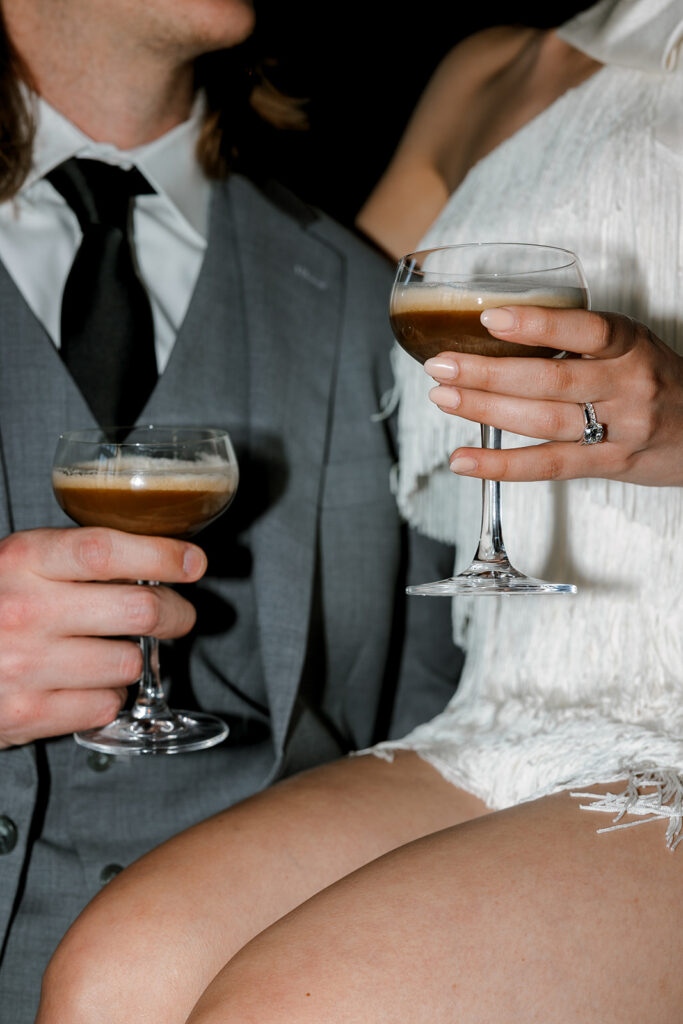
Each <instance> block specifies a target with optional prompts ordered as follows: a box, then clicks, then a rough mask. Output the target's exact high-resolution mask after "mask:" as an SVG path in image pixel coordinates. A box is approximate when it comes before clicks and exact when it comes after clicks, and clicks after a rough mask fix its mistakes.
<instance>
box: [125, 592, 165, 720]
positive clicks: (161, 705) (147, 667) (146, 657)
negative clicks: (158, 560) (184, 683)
mask: <svg viewBox="0 0 683 1024" xmlns="http://www.w3.org/2000/svg"><path fill="white" fill-rule="evenodd" d="M137 582H138V584H139V585H140V586H142V587H158V586H159V582H158V581H157V580H138V581H137ZM139 642H140V649H141V650H142V675H141V676H140V683H139V689H138V695H137V697H136V699H135V704H134V705H133V707H132V708H131V715H132V716H133V718H135V719H136V720H137V721H138V722H151V721H153V720H155V719H156V720H157V721H158V720H159V719H172V718H173V712H172V711H171V709H170V708H169V706H168V704H167V703H166V698H165V697H164V691H163V689H162V686H161V677H160V675H159V641H158V640H157V638H156V637H154V636H142V637H140V641H139Z"/></svg>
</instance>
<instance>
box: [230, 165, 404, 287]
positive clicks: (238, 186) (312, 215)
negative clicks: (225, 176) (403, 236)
mask: <svg viewBox="0 0 683 1024" xmlns="http://www.w3.org/2000/svg"><path fill="white" fill-rule="evenodd" d="M229 187H230V188H231V189H233V190H234V191H235V192H236V193H238V194H239V197H240V201H241V202H244V201H245V200H247V201H249V202H250V203H251V204H253V206H254V209H255V210H258V209H259V208H260V210H261V212H262V214H263V215H268V216H270V217H273V218H274V219H275V220H276V221H277V222H278V224H279V226H280V228H281V230H285V229H289V230H292V231H303V232H306V233H307V234H309V235H312V236H313V237H315V238H316V239H317V240H318V241H320V242H321V243H322V244H324V245H326V246H328V247H330V248H332V249H334V250H336V251H337V252H338V253H339V254H340V256H342V257H343V258H344V259H345V262H347V263H348V262H351V263H352V264H357V265H358V266H361V267H362V268H363V272H364V273H369V274H372V275H373V276H374V275H375V274H376V275H377V276H378V277H380V278H384V279H385V280H386V278H387V276H389V277H390V276H391V273H392V264H391V262H390V260H389V259H388V258H387V257H386V256H385V254H384V253H382V252H380V251H379V250H378V249H377V248H376V247H375V246H374V244H373V243H372V242H370V241H368V240H367V239H365V238H364V237H363V236H361V235H359V234H357V233H356V232H354V231H353V230H351V229H349V228H347V227H345V226H344V225H342V224H340V223H339V222H338V221H336V220H334V219H333V218H332V217H330V216H329V215H328V214H326V213H324V212H323V211H322V210H319V209H317V208H316V207H314V206H311V205H310V204H309V203H307V202H305V201H304V200H303V199H301V198H299V196H297V195H296V194H295V193H294V192H292V191H291V189H289V188H288V187H287V186H285V185H283V184H282V183H281V182H279V181H276V180H275V179H268V180H258V179H255V178H252V177H246V176H244V175H238V174H235V175H233V177H232V178H231V179H230V183H229Z"/></svg>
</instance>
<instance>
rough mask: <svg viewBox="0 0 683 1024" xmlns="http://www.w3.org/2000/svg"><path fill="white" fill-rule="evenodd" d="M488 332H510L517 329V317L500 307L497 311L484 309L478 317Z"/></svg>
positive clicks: (510, 311)
mask: <svg viewBox="0 0 683 1024" xmlns="http://www.w3.org/2000/svg"><path fill="white" fill-rule="evenodd" d="M479 319H480V320H481V322H482V323H483V325H484V327H486V328H487V330H489V331H500V332H505V331H512V330H514V328H515V327H517V317H516V316H515V314H514V313H513V312H512V310H510V309H506V308H505V307H503V306H501V307H500V308H499V309H485V310H484V312H483V313H482V314H481V316H480V317H479Z"/></svg>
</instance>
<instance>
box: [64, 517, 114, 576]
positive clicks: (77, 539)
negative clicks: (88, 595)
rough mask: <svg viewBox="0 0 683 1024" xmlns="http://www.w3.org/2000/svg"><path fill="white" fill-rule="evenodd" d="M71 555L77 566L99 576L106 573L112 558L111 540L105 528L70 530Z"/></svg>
mask: <svg viewBox="0 0 683 1024" xmlns="http://www.w3.org/2000/svg"><path fill="white" fill-rule="evenodd" d="M71 533H72V534H75V535H76V536H74V537H73V540H72V544H73V555H74V558H75V560H76V562H77V564H78V565H79V568H81V569H82V570H84V571H85V572H86V573H92V574H93V576H95V577H99V576H102V575H106V574H107V572H108V571H109V567H110V565H111V560H112V540H111V536H110V534H109V533H108V531H106V530H102V529H100V528H98V527H85V528H82V529H80V530H73V531H71Z"/></svg>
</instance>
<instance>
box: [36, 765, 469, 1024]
mask: <svg viewBox="0 0 683 1024" xmlns="http://www.w3.org/2000/svg"><path fill="white" fill-rule="evenodd" d="M485 812H486V808H485V807H484V805H483V804H482V803H481V802H480V801H479V800H477V798H476V797H472V796H470V795H469V794H465V793H461V792H460V791H459V790H457V789H455V788H454V787H453V786H451V785H449V784H448V783H446V782H444V780H443V779H442V778H441V777H440V776H439V775H438V774H437V773H436V772H435V771H434V770H433V769H432V768H430V767H429V766H428V765H427V764H425V763H424V762H423V761H421V760H420V759H419V758H418V757H417V756H416V755H415V754H402V755H400V756H397V758H396V761H395V762H394V763H393V764H387V763H386V762H384V761H380V760H378V759H377V758H374V757H372V756H367V757H359V758H350V759H347V760H345V761H339V762H336V763H335V764H332V765H328V766H326V767H324V768H319V769H316V770H314V771H310V772H307V773H305V774H302V775H300V776H297V777H296V778H292V779H289V780H287V781H286V782H284V783H280V784H279V785H277V786H274V787H273V788H272V789H270V790H268V791H267V792H265V793H263V794H261V795H259V796H257V797H254V798H252V799H251V800H247V801H245V802H244V803H243V804H241V805H240V806H238V807H235V808H232V809H231V810H229V811H226V812H224V813H223V814H220V815H218V816H217V817H215V818H212V819H211V820H209V821H207V822H204V823H202V824H201V825H198V826H196V827H195V828H193V829H190V830H189V831H187V832H186V833H183V834H181V835H179V836H177V837H176V838H174V839H172V840H171V841H169V842H168V843H165V844H164V845H163V846H161V847H159V849H158V850H156V851H153V852H152V853H151V854H148V855H147V856H146V857H144V858H142V859H141V860H140V861H138V862H137V863H136V864H134V865H132V866H131V867H129V868H127V869H126V870H125V871H124V872H122V873H121V874H120V875H119V876H118V877H117V878H116V879H114V880H113V881H112V882H110V883H109V885H107V887H106V888H105V889H104V890H103V891H102V893H101V894H100V895H99V896H98V897H97V898H96V899H95V900H94V901H93V902H92V903H91V904H90V906H89V907H87V908H86V910H85V911H84V912H83V914H82V915H81V916H80V918H79V919H78V921H77V922H76V923H75V924H74V925H73V926H72V928H71V929H70V931H69V932H68V933H67V936H66V938H65V939H64V940H63V942H62V944H61V945H60V947H59V949H58V950H57V952H56V954H55V956H54V957H53V960H52V962H51V964H50V967H49V968H48V971H47V973H46V978H45V983H44V986H43V999H42V1002H41V1009H40V1012H39V1014H38V1018H37V1024H64V1022H65V1021H68V1022H69V1024H81V1022H87V1024H92V1022H93V1021H97V1022H98V1024H119V1022H120V1024H124V1022H125V1024H130V1022H131V1021H133V1020H134V1021H135V1022H136V1024H148V1022H149V1024H151V1022H154V1024H158V1022H159V1021H163V1022H164V1024H174V1022H184V1021H185V1019H186V1017H187V1014H188V1013H189V1012H190V1010H191V1008H192V1007H193V1006H194V1004H195V1002H196V1000H197V999H198V998H199V996H200V995H201V993H202V992H203V991H204V989H205V988H206V986H207V985H208V984H209V982H210V981H211V979H212V978H213V977H214V975H215V974H216V972H217V971H218V970H220V968H221V967H223V965H224V964H225V963H226V962H227V961H228V960H229V959H230V957H231V956H233V954H234V953H236V952H237V950H239V949H240V948H241V947H242V946H243V945H244V943H246V942H247V941H248V940H249V939H251V938H252V937H253V936H254V935H256V934H257V933H258V932H260V931H261V930H262V929H263V928H265V927H267V926H268V925H269V924H271V923H272V922H273V921H275V920H277V919H278V918H279V917H281V916H282V915H283V914H285V913H287V912H288V911H289V910H291V909H292V908H293V907H295V906H297V905H298V904H299V903H301V902H303V901H304V900H306V899H307V898H308V897H309V896H311V895H313V894H314V893H315V892H317V891H318V890H320V889H322V888H324V887H325V886H327V885H330V884H331V883H332V882H334V881H336V880H337V879H338V878H341V877H342V876H343V875H345V874H347V873H348V872H350V871H353V870H355V869H356V868H358V867H359V866H361V865H362V864H365V863H367V862H368V861H370V860H372V859H374V858H375V857H378V856H380V855H381V854H383V853H385V852H386V851H387V850H391V849H393V848H394V847H396V846H399V845H401V844H402V843H405V842H409V841H410V840H411V839H414V838H415V837H417V836H421V835H425V834H427V833H429V832H433V831H434V830H435V829H438V828H442V827H444V826H446V825H451V824H453V823H455V822H459V821H463V820H465V819H467V818H472V817H474V816H476V815H477V814H482V813H485Z"/></svg>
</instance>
